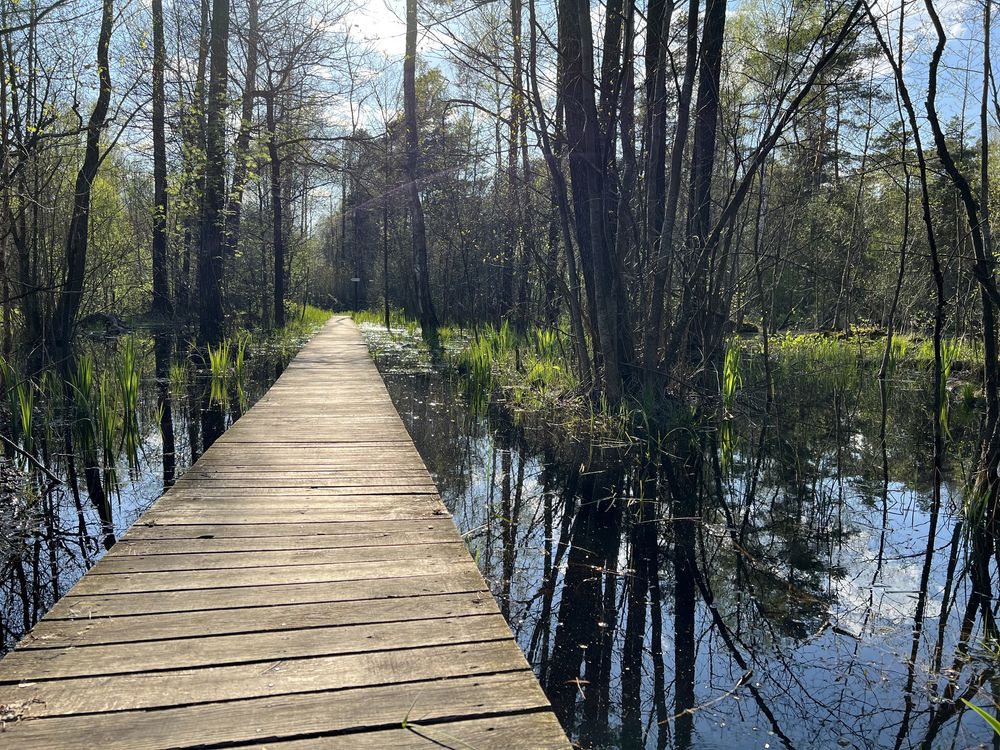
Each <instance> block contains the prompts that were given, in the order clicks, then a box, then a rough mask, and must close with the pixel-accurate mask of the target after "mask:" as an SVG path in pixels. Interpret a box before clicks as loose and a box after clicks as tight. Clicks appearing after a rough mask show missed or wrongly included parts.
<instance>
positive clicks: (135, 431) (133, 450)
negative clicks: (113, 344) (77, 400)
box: [115, 337, 142, 472]
mask: <svg viewBox="0 0 1000 750" xmlns="http://www.w3.org/2000/svg"><path fill="white" fill-rule="evenodd" d="M115 376H116V379H117V381H118V396H119V398H120V399H121V402H120V404H121V409H120V416H121V431H122V437H121V445H122V448H123V449H124V452H125V456H126V458H127V460H128V465H129V469H130V470H132V471H133V472H137V471H138V470H139V448H140V444H141V436H140V434H139V385H140V382H141V380H142V364H141V362H140V360H139V354H138V350H137V349H136V343H135V338H133V337H129V338H127V339H126V340H125V346H124V348H123V349H122V352H121V355H120V356H119V357H118V360H117V361H116V362H115Z"/></svg>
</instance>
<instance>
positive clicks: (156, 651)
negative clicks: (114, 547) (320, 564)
mask: <svg viewBox="0 0 1000 750" xmlns="http://www.w3.org/2000/svg"><path fill="white" fill-rule="evenodd" d="M509 633H510V629H509V628H508V627H507V623H506V621H505V620H504V619H503V617H501V616H500V615H492V614H488V615H472V616H468V617H450V618H443V619H428V620H414V621H409V622H392V623H365V624H362V625H333V626H325V627H316V628H301V629H297V630H279V631H265V632H261V633H249V634H242V633H240V634H236V635H206V636H201V637H198V638H182V639H178V640H176V641H169V640H162V641H143V642H138V643H129V644H127V646H125V647H122V646H120V645H118V644H111V645H108V646H102V645H96V646H84V647H73V646H71V647H68V648H51V649H47V648H46V649H42V648H36V649H18V650H15V651H13V652H11V653H10V654H8V655H7V656H6V657H5V658H4V659H3V661H0V683H13V684H18V683H21V682H23V681H24V680H23V676H24V675H25V674H30V675H31V676H32V680H31V681H32V682H37V681H39V680H53V679H62V678H67V677H91V676H96V675H112V674H129V673H134V672H151V671H157V670H165V669H191V668H193V667H209V666H212V665H223V664H242V663H249V662H268V661H275V660H279V659H296V658H302V657H310V656H333V655H336V654H351V653H361V652H365V651H376V650H380V649H386V648H414V647H418V646H435V645H446V644H449V643H452V644H454V643H474V642H476V641H496V640H504V639H506V638H507V637H508V636H509Z"/></svg>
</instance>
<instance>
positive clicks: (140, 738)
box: [4, 671, 569, 750]
mask: <svg viewBox="0 0 1000 750" xmlns="http://www.w3.org/2000/svg"><path fill="white" fill-rule="evenodd" d="M547 708H548V702H547V701H546V700H545V696H544V695H543V694H542V691H541V690H540V689H539V687H538V683H537V682H536V680H535V676H534V675H533V674H532V673H531V672H530V671H524V672H515V673H512V674H506V673H504V674H497V675H488V676H474V677H461V678H456V679H453V680H434V681H425V682H406V683H399V684H393V685H386V686H379V687H373V688H359V689H355V690H336V691H325V692H320V693H305V694H293V695H280V696H274V697H267V698H252V699H248V700H240V701H222V702H217V703H208V704H202V705H195V706H184V707H180V708H165V709H161V710H157V711H146V710H138V711H118V712H114V713H106V714H101V715H100V720H95V717H94V716H93V715H89V714H87V715H81V716H65V717H54V718H45V719H34V720H30V721H18V722H13V723H10V724H8V725H7V729H6V733H5V736H4V740H5V741H6V742H7V743H9V744H10V746H11V747H17V748H19V750H52V748H75V747H79V742H80V738H82V737H86V738H87V742H88V743H89V745H90V746H91V747H100V748H102V750H119V749H120V750H167V749H168V748H191V747H201V746H205V745H214V744H222V743H258V744H260V743H266V742H274V741H280V740H283V739H295V738H298V737H301V736H303V735H305V736H310V735H317V734H323V733H336V732H348V731H350V732H362V731H372V730H385V729H390V728H399V727H401V726H402V725H403V722H404V721H407V722H413V723H416V724H422V725H429V724H432V723H435V722H438V721H442V720H448V721H454V720H456V719H460V718H465V717H469V718H473V717H477V716H482V715H484V714H485V715H487V716H489V715H494V714H503V713H510V714H516V713H524V712H535V711H541V710H545V709H547ZM562 747H564V748H568V747H569V745H568V743H566V744H564V745H562Z"/></svg>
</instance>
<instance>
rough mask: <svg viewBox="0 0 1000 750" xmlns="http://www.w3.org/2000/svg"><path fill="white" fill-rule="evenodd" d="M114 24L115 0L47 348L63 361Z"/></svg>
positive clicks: (82, 269) (106, 0) (106, 97)
mask: <svg viewBox="0 0 1000 750" xmlns="http://www.w3.org/2000/svg"><path fill="white" fill-rule="evenodd" d="M113 22H114V4H113V2H112V0H103V2H102V3H101V30H100V33H99V34H98V37H97V70H98V79H99V81H100V88H99V90H98V94H97V101H96V102H94V108H93V110H91V113H90V120H89V121H88V123H87V141H86V146H85V147H84V152H83V164H82V165H81V166H80V171H79V172H78V173H77V176H76V187H75V189H74V196H73V211H72V214H71V216H70V223H69V232H68V235H67V239H66V272H65V276H64V279H63V288H62V293H61V294H60V295H59V302H58V304H57V306H56V312H55V315H54V318H53V321H52V333H51V337H50V341H49V342H48V345H49V346H51V347H53V352H55V353H57V354H58V355H59V356H60V357H61V356H65V355H66V354H67V350H68V348H69V344H70V340H71V339H72V337H73V324H74V322H75V320H76V314H77V312H78V311H79V309H80V301H81V299H82V297H83V283H84V279H85V277H86V273H87V241H88V239H89V228H90V192H91V188H92V186H93V184H94V180H95V179H96V177H97V170H98V168H99V167H100V164H101V134H102V133H103V132H104V127H105V125H106V120H107V116H108V107H109V105H110V103H111V70H110V66H109V63H108V47H109V45H110V43H111V28H112V24H113Z"/></svg>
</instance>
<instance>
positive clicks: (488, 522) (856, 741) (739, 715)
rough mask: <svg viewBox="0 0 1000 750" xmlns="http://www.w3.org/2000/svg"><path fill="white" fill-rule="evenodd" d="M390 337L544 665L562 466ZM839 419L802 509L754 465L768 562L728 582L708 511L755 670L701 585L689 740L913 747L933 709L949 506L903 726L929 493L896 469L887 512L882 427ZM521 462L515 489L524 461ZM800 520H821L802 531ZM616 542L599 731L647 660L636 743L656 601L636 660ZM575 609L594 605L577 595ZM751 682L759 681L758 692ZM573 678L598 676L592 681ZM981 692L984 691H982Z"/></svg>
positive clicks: (667, 608) (401, 395)
mask: <svg viewBox="0 0 1000 750" xmlns="http://www.w3.org/2000/svg"><path fill="white" fill-rule="evenodd" d="M376 330H377V329H371V328H370V329H368V330H366V335H368V336H369V340H370V343H371V342H372V341H373V340H375V338H376V336H374V335H373V332H374V331H376ZM384 342H385V334H384V331H383V332H381V334H378V336H377V342H376V343H375V344H374V345H375V346H376V348H377V349H378V351H379V357H378V359H379V365H380V368H381V369H382V371H383V372H384V373H386V375H387V380H388V384H389V390H390V392H391V393H392V396H393V399H394V401H395V403H396V404H397V408H399V410H400V412H401V414H402V415H403V417H404V421H406V423H407V426H408V428H409V429H410V431H411V434H412V435H413V436H414V440H415V442H416V443H417V446H418V448H419V449H420V451H421V454H422V455H423V456H424V459H425V462H426V463H427V464H428V467H429V468H430V469H431V471H432V472H433V473H434V474H435V479H436V481H437V482H438V485H439V487H440V488H441V491H442V495H443V497H444V500H445V503H446V505H447V506H448V507H449V508H450V509H451V510H452V511H453V513H454V517H455V522H456V524H457V525H458V527H459V529H460V530H461V531H462V532H463V533H464V534H465V535H466V538H467V540H468V545H469V548H470V551H471V552H472V554H473V555H474V556H475V557H476V558H477V560H478V561H479V564H480V567H481V569H482V570H483V572H484V575H486V577H487V579H488V581H489V582H490V585H491V588H492V589H493V591H494V593H495V594H497V595H498V597H501V598H502V597H503V596H504V595H505V594H506V593H507V591H508V590H509V597H510V598H509V601H510V607H509V609H510V621H511V626H512V628H513V630H514V632H515V634H516V636H517V638H518V641H519V643H520V644H521V646H522V649H524V650H525V652H526V655H527V656H528V658H529V660H531V661H532V662H533V663H534V664H535V666H536V669H537V668H538V657H539V650H538V645H539V641H540V637H539V636H538V634H536V633H535V631H536V628H539V627H541V628H542V629H543V630H546V629H547V632H548V636H549V640H550V642H551V641H552V640H554V639H555V634H556V628H557V623H556V621H557V615H558V613H559V610H560V604H561V598H562V597H561V595H562V591H561V589H560V588H559V586H561V576H562V575H563V574H564V573H565V566H566V556H565V555H564V556H563V558H562V563H561V566H560V568H559V575H560V579H559V585H557V587H556V590H555V592H554V596H553V601H552V612H553V616H552V617H551V621H550V622H548V623H541V624H540V618H541V615H542V612H541V610H542V595H541V592H542V591H543V588H544V580H545V579H544V575H545V574H544V571H545V561H546V533H545V512H546V509H545V501H546V493H548V499H549V501H550V505H551V519H550V523H551V532H552V541H551V546H552V547H553V548H554V547H556V546H557V544H558V542H559V539H560V536H561V534H562V533H563V529H562V525H563V521H564V518H563V516H564V510H565V507H566V506H565V503H566V499H565V497H564V492H565V472H564V471H554V470H552V469H553V467H547V466H546V459H545V458H544V456H543V455H542V452H541V451H540V450H536V449H533V448H530V447H527V445H526V442H525V441H524V440H522V439H520V438H519V437H517V436H515V435H514V434H513V433H512V431H511V430H510V429H509V428H507V427H504V426H503V425H502V424H499V423H496V422H493V421H491V420H490V419H489V418H487V417H482V416H476V415H474V414H471V413H470V412H469V409H468V408H467V406H466V405H465V402H464V401H463V399H462V398H461V396H460V395H459V394H458V392H457V391H458V389H457V388H456V387H455V383H454V381H451V380H450V379H449V376H444V377H442V376H440V375H434V374H433V372H432V368H430V367H429V364H428V362H427V359H426V357H423V356H420V355H419V354H417V353H416V352H415V350H414V348H413V346H412V345H411V341H407V342H404V343H403V344H400V342H399V341H398V340H397V341H395V342H394V343H393V346H392V347H391V348H388V347H383V346H382V344H383V343H384ZM399 354H401V355H402V356H397V355H399ZM845 419H847V418H846V417H845ZM843 434H844V436H845V439H844V445H843V446H842V454H843V455H842V456H841V457H840V459H839V460H840V462H841V464H840V465H841V466H843V467H844V468H843V470H838V456H837V455H835V454H836V451H835V450H833V447H832V446H831V447H829V448H828V449H827V448H825V449H824V450H828V451H829V452H825V453H824V454H822V455H819V456H813V457H812V458H813V461H812V463H813V466H812V467H809V468H807V469H806V471H807V473H808V472H811V476H808V477H806V479H805V480H804V483H805V484H806V485H807V486H808V492H806V493H804V494H805V496H806V498H807V499H806V500H805V501H804V502H801V509H800V510H799V511H796V510H795V498H794V497H793V496H792V495H793V494H794V493H793V491H792V487H791V485H790V484H789V483H788V482H787V481H786V478H782V479H781V480H780V481H777V482H776V481H775V480H776V479H777V478H778V477H780V476H781V474H780V472H778V471H777V470H775V471H769V468H768V467H766V466H765V469H764V471H763V473H762V479H761V484H760V485H759V486H758V488H757V495H756V498H757V499H756V502H755V503H754V505H753V507H752V510H751V513H750V516H749V522H750V527H751V530H752V531H751V534H750V539H751V541H752V542H753V545H754V547H753V548H754V550H757V551H758V553H757V555H756V557H755V559H754V568H755V570H757V571H763V573H762V574H760V575H752V576H751V578H752V580H753V581H754V583H753V586H754V588H753V589H752V590H751V589H750V588H748V587H747V586H746V585H745V584H744V585H743V586H741V587H737V586H736V585H735V584H736V579H735V573H734V570H733V566H734V560H735V559H736V557H737V554H738V553H737V552H736V551H735V549H734V545H733V542H732V539H731V538H730V535H729V532H728V531H727V529H726V527H725V525H724V524H723V523H718V522H717V521H718V520H719V519H712V520H711V521H710V522H707V523H706V524H705V525H704V526H703V528H702V532H701V533H702V541H703V544H702V545H701V547H700V548H699V556H700V557H699V559H700V563H701V567H702V568H703V569H704V568H705V567H707V569H708V571H709V574H708V576H707V578H708V581H709V585H710V587H711V589H712V591H713V593H714V596H715V606H716V607H717V608H718V612H719V614H720V615H721V616H722V618H723V620H724V621H725V622H726V623H727V625H728V627H729V630H730V640H731V641H732V643H733V646H734V647H735V648H736V649H737V650H738V651H739V653H740V654H741V656H742V657H743V659H744V660H745V662H746V664H747V668H748V671H749V672H750V675H749V676H746V675H745V671H744V669H743V668H742V667H741V666H740V665H739V664H738V663H737V660H736V659H735V658H733V657H732V655H731V652H730V647H729V645H727V642H726V639H725V638H723V637H722V634H721V633H720V631H719V630H718V629H717V628H716V627H715V625H714V622H713V619H712V616H711V613H710V611H709V609H708V606H707V605H706V604H705V602H704V600H703V599H702V598H701V597H700V596H698V597H696V615H695V616H696V627H695V643H696V651H697V660H696V667H695V706H696V709H695V714H694V726H695V729H694V735H693V741H692V745H691V747H694V748H719V749H720V750H734V749H737V748H766V747H771V748H778V747H784V746H786V744H790V745H791V746H793V747H798V748H837V747H846V748H882V747H890V748H891V747H895V746H896V744H897V735H900V737H899V747H902V748H910V747H918V746H920V745H921V742H922V741H923V739H924V738H925V737H926V736H927V733H928V727H929V725H930V723H931V716H930V713H929V712H930V710H931V709H932V708H933V707H934V706H935V705H936V700H935V698H934V697H933V695H934V693H935V692H937V691H940V690H942V689H944V687H945V685H946V680H945V679H944V678H943V677H942V676H940V675H934V674H932V673H931V665H932V661H933V655H934V644H935V642H936V640H937V634H938V617H939V615H940V613H941V608H942V605H943V592H944V588H945V576H946V572H947V565H948V558H949V551H950V547H951V542H952V536H953V531H954V518H953V516H952V515H951V514H950V513H948V512H945V511H944V510H943V511H942V513H941V516H940V519H939V524H938V530H937V535H936V540H935V545H934V547H935V556H934V564H933V565H932V567H931V570H930V583H929V587H928V589H929V590H928V598H927V604H926V610H925V613H926V614H925V618H926V619H925V624H924V635H923V638H922V640H921V643H920V647H919V649H918V657H917V664H916V669H915V673H914V690H913V706H912V712H911V714H910V716H909V719H908V724H907V728H906V731H904V732H902V733H901V734H900V726H901V722H902V719H903V711H904V691H905V687H906V681H907V660H908V657H909V652H910V648H911V644H912V626H913V617H914V612H915V608H916V602H917V592H918V589H919V587H920V579H921V573H922V568H923V565H924V550H925V548H926V535H927V531H928V528H929V522H930V520H929V514H928V504H929V501H928V499H927V497H926V496H925V495H923V494H921V492H918V491H916V490H914V489H912V488H911V487H909V486H907V485H906V484H905V483H904V482H901V481H898V480H895V479H894V480H892V481H890V484H889V489H888V493H887V508H886V517H887V523H886V524H885V528H884V529H883V504H882V497H881V487H880V482H881V462H880V458H879V457H878V456H877V450H876V449H875V446H877V445H878V440H877V433H874V432H873V433H872V436H870V437H869V436H866V435H864V434H863V433H861V432H859V431H856V430H852V431H845V432H844V433H843ZM793 437H794V436H790V438H789V439H793ZM529 441H530V435H529ZM817 444H818V443H817ZM810 446H812V444H811V443H810ZM800 449H801V448H800ZM504 451H509V452H510V459H509V464H510V470H509V476H510V481H511V484H512V485H513V488H512V491H511V494H512V497H511V498H510V499H509V502H508V505H507V506H505V505H504V501H503V495H502V486H503V484H504V482H503V468H502V467H503V453H504ZM873 454H874V458H873ZM866 457H867V460H868V461H869V462H871V461H876V460H877V463H870V464H868V465H866V464H864V460H865V459H866ZM769 458H770V457H769ZM522 461H523V462H524V465H523V467H521V462H522ZM740 461H741V456H739V455H737V456H735V457H734V464H735V465H736V466H737V467H738V469H739V472H737V473H736V476H735V477H734V478H732V479H730V480H728V485H727V486H726V488H725V489H726V493H727V496H729V497H731V498H742V497H743V496H744V495H745V493H746V492H747V486H746V480H747V475H746V473H745V471H746V468H747V467H746V466H745V465H744V464H742V463H740ZM765 463H767V462H765ZM862 468H865V471H866V473H867V472H868V471H874V475H873V476H874V478H873V477H872V476H866V477H864V479H863V478H862V477H861V476H860V475H858V474H857V472H858V471H859V470H861V469H862ZM522 471H523V482H522V483H521V484H520V490H519V497H518V492H517V477H518V476H519V474H520V473H521V472H522ZM740 472H742V473H740ZM852 472H853V473H852ZM838 476H839V479H838ZM799 500H800V501H801V498H799ZM515 502H516V503H517V505H518V508H519V512H518V513H517V515H516V517H515V518H514V519H513V520H514V521H515V524H516V529H515V536H516V540H515V543H514V545H513V560H511V559H510V555H511V552H510V549H508V550H507V558H508V559H507V560H506V565H507V567H508V568H509V569H510V570H511V573H512V575H511V576H510V580H509V582H505V580H504V575H503V573H504V569H505V555H504V552H505V550H504V546H503V542H504V537H505V534H506V535H507V536H509V534H510V527H509V526H507V525H506V517H505V513H509V512H510V505H512V504H514V503H515ZM943 505H944V508H946V509H947V508H951V506H952V501H951V499H950V498H949V496H948V493H947V487H946V488H945V498H944V501H943ZM569 520H572V519H569ZM810 529H813V530H814V531H815V534H814V535H812V536H810V535H805V536H803V534H805V532H807V531H809V530H810ZM838 531H839V533H837V532H838ZM668 536H669V532H668V531H666V530H665V529H664V528H663V527H661V529H660V549H661V555H660V565H659V569H660V583H661V589H662V592H663V608H662V626H663V627H662V640H661V643H662V653H663V659H664V667H665V674H664V677H665V692H666V695H665V696H664V697H665V700H666V708H667V714H668V718H669V719H670V720H669V721H668V723H667V726H666V728H665V731H664V732H663V735H664V736H665V738H666V744H665V746H666V747H675V746H676V742H677V735H676V733H675V731H674V726H675V723H676V722H674V721H673V701H674V697H673V678H674V666H673V665H674V637H673V633H674V631H673V622H674V616H675V606H674V602H673V563H672V558H671V557H670V551H671V544H670V542H669V539H668ZM627 541H628V540H627V532H626V537H624V538H623V540H622V544H621V547H620V548H619V552H618V558H617V564H616V566H615V567H617V569H618V570H617V571H610V572H608V571H605V575H607V576H608V577H610V578H612V579H613V580H615V582H616V596H615V600H616V612H615V620H614V621H612V622H607V623H602V624H601V627H608V628H611V629H612V630H613V633H614V644H613V647H612V651H611V660H612V662H611V669H610V678H609V679H610V682H609V685H608V691H609V696H610V705H609V707H608V711H609V713H610V717H609V719H608V723H609V726H610V729H609V734H610V736H609V739H608V742H607V743H606V744H607V746H609V747H617V746H619V743H618V742H617V740H616V737H617V733H618V731H619V726H620V716H621V714H620V711H621V689H622V675H623V669H638V670H640V671H641V675H642V680H641V692H640V703H641V714H642V721H643V728H644V731H645V733H646V736H647V742H646V745H647V746H648V747H650V748H655V747H657V746H658V742H657V731H656V723H657V722H656V712H655V696H654V676H653V675H654V664H653V660H652V658H651V648H650V647H651V640H650V639H651V637H652V635H651V623H650V618H649V616H647V617H646V622H645V636H644V649H643V652H642V653H643V656H642V663H641V664H623V662H622V659H623V653H624V638H625V623H626V620H627V617H628V611H627V608H628V607H627V601H628V600H627V587H626V581H627V580H628V575H629V571H628V566H629V558H628V553H629V547H628V543H627ZM793 545H794V546H795V547H796V550H797V553H796V556H795V559H796V561H797V562H798V563H799V564H800V565H801V566H802V567H799V568H796V567H795V565H793V564H791V563H790V562H789V557H788V555H789V550H790V548H791V547H792V546H793ZM800 547H801V548H802V549H799V548H800ZM880 547H881V550H882V560H881V566H879V564H878V558H879V550H880ZM803 550H804V552H803ZM799 557H801V558H802V559H801V560H800V559H799ZM962 566H963V560H962V559H959V560H958V570H959V572H961V570H962ZM508 586H509V589H508ZM968 593H969V592H968V584H967V579H965V578H963V579H962V580H961V582H960V584H959V585H958V587H957V591H956V592H955V593H954V596H955V602H954V604H953V608H952V611H951V615H950V618H949V621H948V622H949V625H948V628H946V632H945V638H944V644H943V649H942V657H941V659H942V665H943V667H944V669H945V670H948V669H949V668H951V667H952V666H953V664H954V663H955V659H956V651H955V646H956V642H957V633H956V632H955V631H956V630H957V622H958V618H959V617H961V614H962V610H963V609H964V607H965V601H967V598H968ZM575 615H576V616H578V617H587V616H595V615H594V613H592V612H586V611H579V610H577V611H576V613H575ZM976 633H977V635H975V636H974V637H973V643H972V644H971V645H972V650H973V657H972V660H971V664H970V665H968V666H966V665H963V664H961V663H959V664H958V665H957V667H958V671H959V673H960V677H959V680H958V688H959V692H961V691H964V690H965V689H966V688H967V686H968V685H969V680H970V677H971V676H972V675H973V674H974V672H975V671H978V670H979V668H980V667H981V666H982V661H981V658H980V657H981V653H980V652H981V651H982V649H981V648H980V647H979V646H978V640H977V639H978V638H979V637H981V636H979V635H978V633H979V630H978V629H977V631H976ZM533 646H534V648H533ZM741 681H742V686H740V685H741ZM748 684H749V685H750V686H752V687H754V688H755V689H756V697H755V694H754V691H751V690H750V689H749V688H748V687H747V685H748ZM738 686H739V687H738ZM582 689H597V687H596V686H594V685H589V686H586V687H585V688H582ZM985 700H986V693H985V692H983V693H982V694H981V695H980V702H981V703H982V702H984V701H985ZM768 713H770V715H771V717H773V718H769V717H768ZM578 716H579V714H578ZM782 734H783V735H784V736H785V737H786V738H787V743H786V742H785V741H783V739H782V737H781V735H782ZM991 739H992V737H991V734H990V731H989V730H988V728H987V727H986V726H985V723H983V722H982V720H981V719H979V718H978V717H976V716H974V715H972V714H971V713H967V714H965V715H962V716H961V717H960V720H958V721H956V720H954V719H952V720H950V721H949V722H947V723H945V725H944V728H943V729H940V731H939V732H938V733H937V734H936V739H935V741H934V743H933V746H934V747H956V748H966V747H982V746H987V745H985V744H983V743H989V742H990V741H991Z"/></svg>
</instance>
